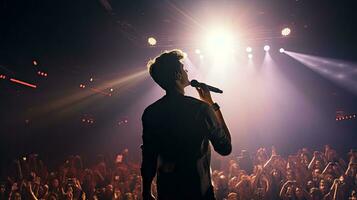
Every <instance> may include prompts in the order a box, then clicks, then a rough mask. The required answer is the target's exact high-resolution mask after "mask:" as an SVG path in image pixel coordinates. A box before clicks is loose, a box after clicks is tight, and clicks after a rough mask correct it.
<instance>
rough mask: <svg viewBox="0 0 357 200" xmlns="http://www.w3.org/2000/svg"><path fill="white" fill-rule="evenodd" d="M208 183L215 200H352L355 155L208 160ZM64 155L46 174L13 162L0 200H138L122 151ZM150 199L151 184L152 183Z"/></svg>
mask: <svg viewBox="0 0 357 200" xmlns="http://www.w3.org/2000/svg"><path fill="white" fill-rule="evenodd" d="M212 162H213V166H214V169H213V171H212V183H213V186H214V190H215V195H216V198H217V200H223V199H226V200H252V199H254V200H260V199H264V200H268V199H271V200H320V199H321V200H348V199H351V200H357V194H356V191H357V187H356V186H357V176H356V172H357V152H356V151H354V150H351V151H350V152H349V153H348V161H347V162H346V161H345V160H343V159H342V158H341V157H340V156H338V154H337V153H336V151H335V150H334V149H332V148H331V147H330V146H328V145H326V146H325V148H324V149H323V151H314V152H311V151H309V150H308V149H306V148H303V149H300V150H298V151H297V153H296V154H293V155H289V156H288V157H285V158H284V157H283V156H280V155H279V154H278V152H277V151H276V149H275V148H274V147H272V149H271V151H270V150H269V151H268V150H267V149H265V148H260V149H258V150H257V152H256V153H254V154H249V153H248V152H247V151H244V150H243V151H242V152H241V153H240V155H239V156H238V157H233V156H230V157H228V158H225V159H218V158H213V160H212ZM83 164H84V163H83V161H82V158H81V157H80V156H69V157H68V158H67V159H65V161H64V162H63V163H62V164H60V165H59V166H57V167H56V168H54V169H51V170H49V169H48V167H47V166H46V165H45V164H44V162H43V161H41V159H39V156H37V155H35V154H32V155H28V156H27V157H23V158H21V159H19V160H16V161H15V164H14V165H12V166H11V167H9V169H7V170H6V171H5V174H3V175H2V180H0V181H1V183H0V200H2V199H6V200H8V199H10V200H13V199H14V200H20V199H25V200H27V199H28V200H37V199H38V200H41V199H45V200H47V199H48V200H62V199H63V200H77V199H78V200H79V199H83V200H84V199H90V200H95V199H99V200H140V199H141V177H140V163H139V162H132V161H130V160H129V155H128V150H127V149H125V150H124V151H123V152H122V153H120V154H118V155H117V156H116V157H113V158H112V159H109V160H108V159H107V158H106V157H104V156H100V155H99V156H97V158H96V161H95V162H94V163H93V164H92V165H91V166H84V165H83ZM152 190H153V194H154V195H155V191H156V190H155V184H153V188H152Z"/></svg>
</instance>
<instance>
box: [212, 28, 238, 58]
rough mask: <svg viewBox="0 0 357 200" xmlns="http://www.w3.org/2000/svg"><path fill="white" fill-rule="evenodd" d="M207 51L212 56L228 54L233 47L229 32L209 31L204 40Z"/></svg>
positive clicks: (220, 30) (221, 30)
mask: <svg viewBox="0 0 357 200" xmlns="http://www.w3.org/2000/svg"><path fill="white" fill-rule="evenodd" d="M206 41H207V42H206V46H207V49H208V51H210V52H212V53H214V54H221V55H222V54H227V53H230V52H231V50H232V49H233V46H234V39H233V36H232V34H231V33H230V32H229V31H226V30H224V29H216V30H213V31H211V32H210V33H209V34H208V35H207V38H206Z"/></svg>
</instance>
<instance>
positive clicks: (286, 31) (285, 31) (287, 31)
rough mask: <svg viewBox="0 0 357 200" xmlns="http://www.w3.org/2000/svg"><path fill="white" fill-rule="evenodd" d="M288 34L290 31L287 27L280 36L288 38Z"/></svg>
mask: <svg viewBox="0 0 357 200" xmlns="http://www.w3.org/2000/svg"><path fill="white" fill-rule="evenodd" d="M290 33H291V29H290V28H288V27H286V28H283V30H281V35H282V36H288V35H289V34H290Z"/></svg>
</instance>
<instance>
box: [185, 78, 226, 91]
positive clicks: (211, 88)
mask: <svg viewBox="0 0 357 200" xmlns="http://www.w3.org/2000/svg"><path fill="white" fill-rule="evenodd" d="M203 84H204V85H206V86H207V88H208V90H209V91H211V92H215V93H221V94H222V93H223V91H222V90H220V89H218V88H216V87H213V86H210V85H207V84H205V83H200V82H198V81H197V80H191V83H190V85H191V86H192V87H201V86H202V85H203Z"/></svg>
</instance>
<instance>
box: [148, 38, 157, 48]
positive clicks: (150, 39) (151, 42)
mask: <svg viewBox="0 0 357 200" xmlns="http://www.w3.org/2000/svg"><path fill="white" fill-rule="evenodd" d="M148 43H149V45H151V46H155V45H156V43H157V41H156V39H155V38H154V37H149V38H148Z"/></svg>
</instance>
